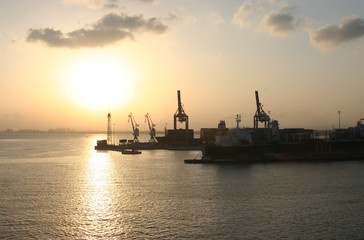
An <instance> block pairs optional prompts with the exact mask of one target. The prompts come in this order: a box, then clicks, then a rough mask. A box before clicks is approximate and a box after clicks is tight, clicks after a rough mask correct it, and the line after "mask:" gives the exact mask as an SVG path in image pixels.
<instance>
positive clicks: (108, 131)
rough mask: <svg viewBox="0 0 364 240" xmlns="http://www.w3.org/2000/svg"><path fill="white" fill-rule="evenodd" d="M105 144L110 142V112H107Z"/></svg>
mask: <svg viewBox="0 0 364 240" xmlns="http://www.w3.org/2000/svg"><path fill="white" fill-rule="evenodd" d="M107 144H112V131H111V114H110V113H108V114H107Z"/></svg>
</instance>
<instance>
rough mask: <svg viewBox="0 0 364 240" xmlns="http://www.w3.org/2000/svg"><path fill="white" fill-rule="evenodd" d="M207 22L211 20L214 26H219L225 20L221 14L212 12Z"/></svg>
mask: <svg viewBox="0 0 364 240" xmlns="http://www.w3.org/2000/svg"><path fill="white" fill-rule="evenodd" d="M207 20H209V21H210V22H211V23H212V24H213V25H218V24H221V23H223V22H224V18H223V17H222V16H221V15H220V13H219V12H212V13H210V14H209V15H208V16H207Z"/></svg>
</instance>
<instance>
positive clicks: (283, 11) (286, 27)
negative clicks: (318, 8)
mask: <svg viewBox="0 0 364 240" xmlns="http://www.w3.org/2000/svg"><path fill="white" fill-rule="evenodd" d="M295 9H296V7H295V6H294V5H291V4H289V3H287V2H279V1H275V0H265V1H263V0H258V1H246V2H244V3H243V4H242V5H241V6H240V7H239V9H238V11H237V12H236V13H235V14H234V20H233V21H234V23H235V24H237V25H239V26H240V27H246V26H248V25H251V24H252V23H255V24H256V25H255V26H253V27H255V28H256V29H257V28H259V27H258V26H259V23H260V25H261V26H263V27H264V29H267V30H268V31H269V32H270V33H271V34H273V35H280V36H285V35H287V34H288V33H290V32H292V31H294V30H295V29H296V25H297V23H296V20H295V18H294V17H293V14H292V12H293V11H294V10H295Z"/></svg>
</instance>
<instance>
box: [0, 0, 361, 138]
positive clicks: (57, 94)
mask: <svg viewBox="0 0 364 240" xmlns="http://www.w3.org/2000/svg"><path fill="white" fill-rule="evenodd" d="M0 48H1V55H0V64H1V71H0V130H5V129H8V128H11V129H15V130H16V129H40V130H48V129H50V128H71V129H76V130H106V127H107V113H108V112H110V113H111V115H112V122H113V124H114V126H115V129H116V130H122V131H126V130H130V128H131V125H130V123H128V115H129V114H130V113H133V115H134V117H135V119H136V121H137V123H138V124H139V125H140V130H147V125H146V123H145V114H146V113H149V115H150V116H151V118H152V120H153V122H154V124H156V128H157V130H163V129H164V128H165V127H167V128H173V115H174V113H175V112H176V110H177V90H180V91H181V98H182V103H183V108H184V110H185V112H186V114H187V115H188V116H189V126H190V128H193V129H195V130H199V129H200V128H201V127H217V124H218V123H219V121H220V120H225V121H226V123H227V126H228V127H233V126H235V120H234V118H235V116H236V115H237V114H241V116H242V123H241V124H240V125H241V126H245V127H252V126H253V116H254V114H255V111H256V103H255V91H258V92H259V98H260V101H261V103H262V104H263V109H264V110H265V111H266V112H267V113H269V114H270V116H271V118H272V119H275V120H278V121H279V126H280V128H293V127H304V128H313V129H332V128H336V127H338V125H339V118H340V122H341V127H350V126H354V125H355V124H356V122H357V121H358V120H359V119H360V118H363V117H364V108H363V103H364V94H363V89H364V1H362V0H347V1H341V0H320V1H313V0H305V1H298V0H291V1H279V0H257V1H235V0H228V1H221V0H209V1H202V0H178V1H176V0H174V1H172V0H52V1H49V0H25V1H24V0H12V1H1V2H0ZM338 111H341V114H340V115H339V114H338ZM178 127H183V125H179V126H178Z"/></svg>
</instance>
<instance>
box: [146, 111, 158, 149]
mask: <svg viewBox="0 0 364 240" xmlns="http://www.w3.org/2000/svg"><path fill="white" fill-rule="evenodd" d="M145 121H148V127H149V135H150V139H149V142H152V143H157V142H158V140H157V138H156V131H155V128H154V127H155V124H154V123H153V121H152V118H151V117H150V115H149V113H147V114H146V115H145Z"/></svg>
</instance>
